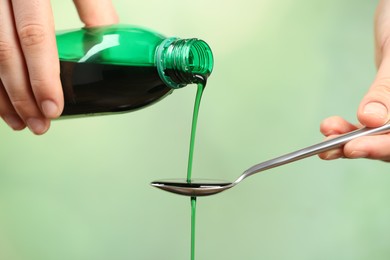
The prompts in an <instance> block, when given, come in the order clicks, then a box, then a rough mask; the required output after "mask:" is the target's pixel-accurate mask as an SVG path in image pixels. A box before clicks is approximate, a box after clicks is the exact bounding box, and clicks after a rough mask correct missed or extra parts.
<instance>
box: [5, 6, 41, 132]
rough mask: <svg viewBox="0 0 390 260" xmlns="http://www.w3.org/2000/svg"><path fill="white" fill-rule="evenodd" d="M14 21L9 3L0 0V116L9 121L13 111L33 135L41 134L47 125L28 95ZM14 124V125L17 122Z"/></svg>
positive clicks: (26, 80)
mask: <svg viewBox="0 0 390 260" xmlns="http://www.w3.org/2000/svg"><path fill="white" fill-rule="evenodd" d="M13 19H14V17H13V15H12V7H11V5H10V2H9V1H2V2H1V4H0V43H1V44H0V78H1V81H2V86H3V87H4V88H3V90H2V96H3V98H2V101H3V102H4V105H3V107H2V114H1V115H2V116H4V119H5V120H6V121H7V118H8V121H9V122H11V120H10V117H9V116H11V115H14V112H15V111H16V112H17V114H18V115H19V117H20V118H21V119H22V120H23V121H24V122H25V123H26V124H28V126H29V128H30V130H31V131H32V132H34V133H36V134H42V133H44V132H45V131H46V130H47V128H48V123H47V122H46V120H45V119H43V118H42V113H41V112H40V110H39V109H38V107H37V105H36V102H35V98H34V96H33V93H32V92H31V88H30V84H29V79H28V75H27V72H26V66H25V63H24V58H23V57H22V53H21V49H20V45H19V43H18V39H17V36H16V31H15V28H14V23H13ZM4 90H5V91H4ZM5 92H6V93H5ZM6 96H8V97H7V99H6V98H5V97H6ZM9 102H10V103H11V104H12V105H11V106H10V105H9ZM12 107H13V108H12ZM11 108H12V109H11ZM14 121H15V122H16V119H15V120H14ZM17 128H18V127H17Z"/></svg>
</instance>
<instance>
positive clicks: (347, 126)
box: [318, 116, 357, 160]
mask: <svg viewBox="0 0 390 260" xmlns="http://www.w3.org/2000/svg"><path fill="white" fill-rule="evenodd" d="M356 129H357V127H356V126H355V125H353V124H351V123H350V122H348V121H347V120H345V119H343V118H342V117H339V116H332V117H329V118H326V119H325V120H324V121H322V122H321V125H320V131H321V133H322V134H323V135H325V136H326V137H327V138H325V140H329V139H332V138H334V137H336V136H338V135H341V134H344V133H348V132H351V131H353V130H356ZM318 156H319V157H320V158H321V159H323V160H335V159H338V158H342V157H344V150H343V148H342V147H341V148H336V149H332V150H329V151H326V152H323V153H320V154H319V155H318Z"/></svg>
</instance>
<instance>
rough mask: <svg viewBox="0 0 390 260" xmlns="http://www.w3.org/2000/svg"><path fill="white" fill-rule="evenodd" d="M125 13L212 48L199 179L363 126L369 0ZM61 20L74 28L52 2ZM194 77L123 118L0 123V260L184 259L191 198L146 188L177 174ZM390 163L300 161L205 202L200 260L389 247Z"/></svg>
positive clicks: (133, 4) (363, 255)
mask: <svg viewBox="0 0 390 260" xmlns="http://www.w3.org/2000/svg"><path fill="white" fill-rule="evenodd" d="M114 3H115V5H116V7H117V9H118V12H119V14H120V17H121V20H122V22H123V23H130V24H136V25H141V26H145V27H148V28H152V29H154V30H156V31H159V32H161V33H163V34H165V35H167V36H179V37H182V38H186V37H199V38H202V39H204V40H205V41H207V42H208V43H209V44H210V45H211V47H212V49H213V51H214V55H215V70H214V72H213V74H212V76H211V78H210V79H209V84H208V86H207V88H206V91H205V93H204V98H203V102H202V106H201V111H200V116H199V125H198V126H199V128H198V136H197V143H196V147H195V159H194V171H193V177H195V178H201V177H208V178H219V179H227V180H234V179H235V178H236V177H237V176H238V175H239V174H240V173H241V172H242V171H243V170H245V169H246V168H248V167H250V166H252V165H253V164H256V163H259V162H261V161H263V160H266V159H270V158H271V157H274V156H277V155H280V154H283V153H287V152H290V151H292V150H294V149H297V148H302V147H304V146H306V145H310V144H312V143H315V142H319V141H321V140H322V139H323V137H322V136H321V134H320V133H319V124H320V122H321V120H322V119H324V118H326V117H328V116H331V115H336V114H338V115H341V116H343V117H346V118H347V119H349V120H351V121H354V122H356V116H355V114H356V109H357V106H358V104H359V101H360V99H361V97H362V96H363V95H364V93H365V92H366V90H367V89H368V87H369V85H370V83H371V81H372V80H373V77H374V75H375V67H374V62H373V22H372V21H373V14H374V10H375V5H376V1H355V0H343V1H340V0H328V1H311V0H280V1H272V0H252V1H251V0H226V1H207V0H199V1H187V0H182V1H178V0H166V1H159V0H150V1H147V0H146V1H124V0H116V1H114ZM52 5H53V10H54V13H55V22H56V26H57V29H67V28H77V27H80V26H82V24H81V23H80V22H79V20H78V17H77V13H76V11H75V9H74V7H73V6H72V3H71V1H62V0H61V1H60V0H55V1H52ZM195 92H196V88H195V87H193V86H189V87H187V88H185V89H182V90H178V91H175V92H174V93H173V94H172V95H171V96H169V97H168V98H166V99H164V100H163V101H161V102H159V103H158V104H156V105H154V106H151V107H149V108H147V109H144V110H141V111H138V112H135V113H129V114H124V115H116V116H106V117H94V118H83V119H71V120H59V121H56V122H53V123H52V128H51V130H50V131H49V132H48V133H47V134H46V135H44V136H39V137H38V136H34V135H32V134H31V133H29V132H28V131H23V132H12V131H11V130H10V129H9V128H8V127H6V126H5V125H4V123H1V124H0V136H1V144H0V162H1V163H0V259H1V260H3V259H4V260H107V259H110V260H125V259H137V260H143V259H145V260H149V259H169V260H176V259H180V260H182V259H189V256H190V248H189V245H190V201H189V199H188V198H185V197H181V196H175V195H172V194H168V193H164V192H162V191H159V190H157V189H154V188H152V187H150V186H149V182H150V181H152V180H155V179H160V178H167V177H168V178H169V177H183V178H184V177H185V174H186V164H187V154H188V144H189V133H190V121H191V113H192V107H193V102H194V97H195ZM389 187H390V174H389V165H388V164H385V163H381V162H374V161H367V160H338V161H331V162H328V161H321V160H320V159H318V158H317V157H313V158H309V159H306V160H303V161H300V162H296V163H294V164H291V165H286V166H283V167H280V168H277V169H273V170H270V171H268V172H266V173H263V174H261V175H257V176H253V177H251V178H250V179H247V180H245V181H244V182H243V183H242V184H240V185H239V186H237V187H235V188H234V189H232V190H230V191H226V192H225V193H221V194H219V195H216V196H213V197H208V198H199V199H198V212H197V213H198V214H197V230H196V231H197V240H196V256H197V259H199V260H215V259H231V260H233V259H234V260H236V259H245V260H260V259H267V260H313V259H315V260H329V259H332V260H366V259H370V260H372V259H375V260H382V259H383V260H384V259H386V260H387V259H389V258H390V221H389V219H390V204H389V198H390V188H389Z"/></svg>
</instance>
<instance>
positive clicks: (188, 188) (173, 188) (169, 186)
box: [151, 179, 233, 197]
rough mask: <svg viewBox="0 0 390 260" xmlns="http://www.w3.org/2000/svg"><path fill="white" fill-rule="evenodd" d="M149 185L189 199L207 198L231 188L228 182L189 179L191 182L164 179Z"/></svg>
mask: <svg viewBox="0 0 390 260" xmlns="http://www.w3.org/2000/svg"><path fill="white" fill-rule="evenodd" d="M151 185H152V186H154V187H156V188H160V189H162V190H165V191H168V192H172V193H176V194H179V195H184V196H191V197H199V196H209V195H213V194H217V193H219V192H221V191H224V190H227V189H228V188H230V187H233V185H232V183H231V182H229V181H225V180H208V179H191V182H187V180H186V179H164V180H157V181H154V182H152V183H151Z"/></svg>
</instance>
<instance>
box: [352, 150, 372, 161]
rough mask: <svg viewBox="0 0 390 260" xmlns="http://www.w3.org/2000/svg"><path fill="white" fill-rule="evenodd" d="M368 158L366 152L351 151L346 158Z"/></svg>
mask: <svg viewBox="0 0 390 260" xmlns="http://www.w3.org/2000/svg"><path fill="white" fill-rule="evenodd" d="M367 156H368V153H367V152H364V151H352V152H351V154H350V155H349V156H348V157H349V158H352V159H353V158H366V157H367Z"/></svg>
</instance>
